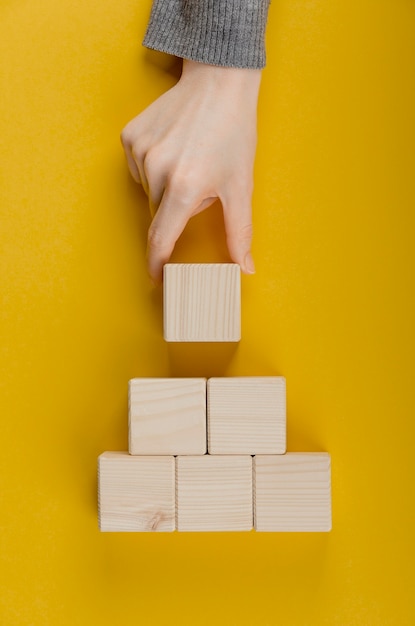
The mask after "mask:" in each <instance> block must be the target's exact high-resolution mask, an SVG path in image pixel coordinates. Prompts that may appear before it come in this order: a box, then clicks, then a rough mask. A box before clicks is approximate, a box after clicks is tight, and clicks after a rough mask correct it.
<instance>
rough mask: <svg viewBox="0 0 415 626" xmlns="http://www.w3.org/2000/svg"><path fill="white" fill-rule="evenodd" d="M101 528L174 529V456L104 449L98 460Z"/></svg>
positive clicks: (159, 530) (131, 529) (116, 529)
mask: <svg viewBox="0 0 415 626" xmlns="http://www.w3.org/2000/svg"><path fill="white" fill-rule="evenodd" d="M98 517H99V528H100V530H102V531H106V532H122V531H127V532H128V531H130V532H131V531H133V532H154V531H157V532H162V531H165V532H166V531H172V530H174V529H175V463H174V457H172V456H170V457H168V456H163V457H156V456H153V457H151V456H149V457H142V456H141V457H140V456H130V455H129V454H128V452H104V453H103V454H101V456H100V457H99V459H98Z"/></svg>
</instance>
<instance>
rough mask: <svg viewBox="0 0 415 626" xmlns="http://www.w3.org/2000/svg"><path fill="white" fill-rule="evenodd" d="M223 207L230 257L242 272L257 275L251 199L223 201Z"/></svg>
mask: <svg viewBox="0 0 415 626" xmlns="http://www.w3.org/2000/svg"><path fill="white" fill-rule="evenodd" d="M238 200H239V201H238ZM222 206H223V217H224V222H225V231H226V241H227V244H228V250H229V254H230V257H231V259H232V260H233V261H234V262H235V263H238V264H239V265H240V266H241V270H242V271H243V272H244V273H245V274H255V265H254V261H253V258H252V254H251V243H252V232H253V229H252V206H251V202H250V199H249V198H248V199H247V198H242V199H237V198H232V199H229V200H228V201H225V200H222Z"/></svg>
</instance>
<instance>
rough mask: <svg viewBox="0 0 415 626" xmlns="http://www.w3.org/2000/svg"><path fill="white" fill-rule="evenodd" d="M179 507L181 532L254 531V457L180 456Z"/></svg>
mask: <svg viewBox="0 0 415 626" xmlns="http://www.w3.org/2000/svg"><path fill="white" fill-rule="evenodd" d="M176 507H177V508H176V527H177V530H179V531H198V532H203V531H247V530H251V529H252V526H253V498H252V457H251V456H249V455H246V456H231V457H226V456H209V455H205V456H194V457H192V456H189V457H177V458H176Z"/></svg>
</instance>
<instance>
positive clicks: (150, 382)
mask: <svg viewBox="0 0 415 626" xmlns="http://www.w3.org/2000/svg"><path fill="white" fill-rule="evenodd" d="M128 407H129V410H128V420H129V452H130V454H133V455H146V454H149V455H165V454H166V455H177V454H205V452H206V448H207V443H206V379H205V378H135V379H132V380H130V382H129V393H128Z"/></svg>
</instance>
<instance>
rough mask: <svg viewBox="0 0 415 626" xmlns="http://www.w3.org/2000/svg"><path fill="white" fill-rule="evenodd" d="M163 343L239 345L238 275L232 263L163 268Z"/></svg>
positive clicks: (166, 266) (173, 265)
mask: <svg viewBox="0 0 415 626" xmlns="http://www.w3.org/2000/svg"><path fill="white" fill-rule="evenodd" d="M164 338H165V340H166V341H183V342H184V341H239V340H240V338H241V271H240V267H239V265H237V264H235V263H168V264H167V265H165V266H164Z"/></svg>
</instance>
